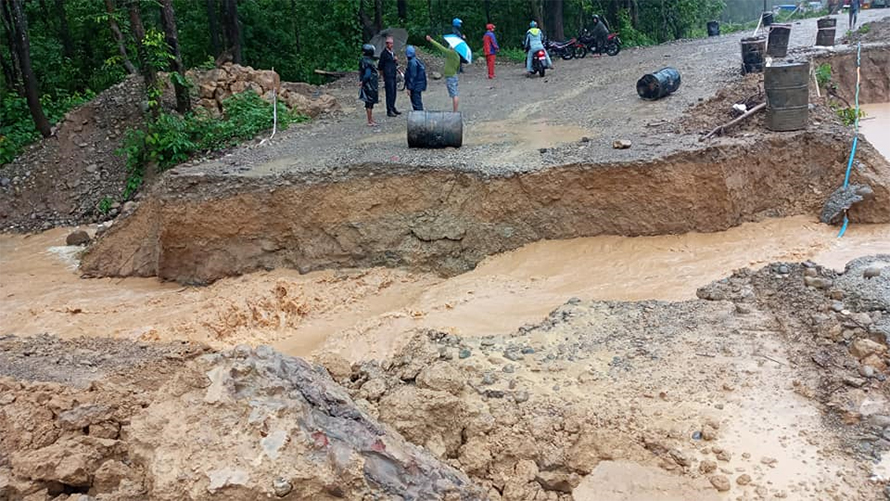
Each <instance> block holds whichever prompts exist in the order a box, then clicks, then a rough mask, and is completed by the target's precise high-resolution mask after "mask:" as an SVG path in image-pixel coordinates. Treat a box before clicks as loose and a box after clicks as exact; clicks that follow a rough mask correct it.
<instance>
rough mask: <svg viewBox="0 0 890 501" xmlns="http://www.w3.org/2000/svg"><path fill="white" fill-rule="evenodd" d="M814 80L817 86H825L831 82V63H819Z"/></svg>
mask: <svg viewBox="0 0 890 501" xmlns="http://www.w3.org/2000/svg"><path fill="white" fill-rule="evenodd" d="M816 82H818V83H819V87H825V86H826V85H828V83H829V82H831V65H830V64H828V63H823V64H820V65H819V67H818V68H816Z"/></svg>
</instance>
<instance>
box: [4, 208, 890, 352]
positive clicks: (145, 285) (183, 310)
mask: <svg viewBox="0 0 890 501" xmlns="http://www.w3.org/2000/svg"><path fill="white" fill-rule="evenodd" d="M69 231H70V230H68V229H64V228H59V229H55V230H50V231H48V232H45V233H41V234H33V235H0V335H3V334H18V335H33V334H38V333H42V332H49V333H54V334H58V335H60V336H65V337H70V336H81V335H86V336H114V337H127V338H132V339H143V340H159V339H193V340H197V341H204V342H208V343H211V344H213V345H216V346H225V345H231V344H236V343H242V342H247V343H256V344H258V343H268V344H273V345H275V346H277V347H278V348H279V349H282V350H283V351H285V352H287V353H290V354H294V355H309V354H311V353H312V352H313V351H316V350H317V349H319V348H321V347H324V349H325V350H330V351H334V352H339V353H341V354H342V355H344V356H345V357H346V358H348V359H353V360H354V359H359V358H364V357H369V356H378V355H383V354H385V353H387V352H389V351H390V350H392V349H393V348H394V347H395V346H397V345H398V344H399V343H400V342H401V341H403V340H404V339H405V338H406V337H407V336H406V335H405V333H407V332H409V331H411V330H413V329H416V328H435V329H440V330H444V331H449V332H453V333H455V334H460V335H464V336H479V335H488V334H502V333H506V332H510V331H512V330H514V329H516V328H518V327H519V326H521V325H522V324H524V323H528V322H535V321H538V320H540V319H542V318H543V317H545V316H546V315H547V314H548V313H549V312H550V311H551V310H552V309H554V308H555V307H557V306H559V305H560V304H562V303H564V302H565V301H566V300H568V299H569V298H571V297H575V296H577V297H581V298H591V299H601V300H627V301H634V300H645V299H658V300H685V299H691V298H694V297H695V290H696V288H698V287H700V286H702V285H705V284H707V283H709V282H711V281H713V280H716V279H719V278H721V277H724V276H727V275H728V274H730V273H731V272H732V270H733V269H736V268H740V267H745V266H748V267H755V268H756V267H759V266H762V265H764V264H766V263H768V262H772V261H802V260H806V259H812V260H814V261H816V262H818V263H821V264H824V265H826V266H831V267H834V268H842V267H843V265H844V263H846V262H847V261H849V260H850V259H853V258H855V257H857V256H862V255H866V254H874V253H890V225H852V226H851V227H850V229H849V230H848V232H847V234H846V235H845V236H844V238H842V239H838V238H837V237H836V234H837V228H834V227H829V226H825V225H821V224H819V223H817V222H815V221H813V220H812V219H810V218H807V217H792V218H784V219H769V220H765V221H763V222H760V223H748V224H744V225H741V226H739V227H737V228H733V229H730V230H728V231H725V232H720V233H689V234H685V235H670V236H657V237H636V238H628V237H616V236H602V237H592V238H580V239H574V240H561V241H542V242H537V243H534V244H530V245H527V246H525V247H522V248H520V249H517V250H515V251H512V252H508V253H505V254H501V255H498V256H493V257H491V258H489V259H486V260H485V261H483V262H482V263H480V265H479V266H478V267H477V268H476V269H475V270H473V271H471V272H468V273H465V274H463V275H460V276H457V277H453V278H450V279H442V278H440V277H437V276H435V275H431V274H418V273H410V272H406V271H402V270H392V269H383V268H378V269H371V270H338V271H334V270H331V271H321V272H314V273H309V274H306V275H300V274H299V273H297V272H296V271H293V270H275V271H271V272H258V273H252V274H249V275H245V276H241V277H232V278H227V279H223V280H220V281H218V282H216V283H214V284H213V285H211V286H208V287H183V286H180V285H177V284H173V283H162V282H159V281H157V280H156V279H151V278H124V279H81V278H79V275H78V273H77V271H76V263H77V261H76V252H77V250H78V249H77V248H72V247H66V246H64V241H65V236H66V235H67V233H68V232H69Z"/></svg>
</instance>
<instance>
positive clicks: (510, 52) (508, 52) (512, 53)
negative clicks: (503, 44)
mask: <svg viewBox="0 0 890 501" xmlns="http://www.w3.org/2000/svg"><path fill="white" fill-rule="evenodd" d="M498 56H500V57H503V58H504V59H506V60H508V61H513V62H514V63H524V62H525V58H526V55H525V51H524V50H522V49H516V48H512V47H510V48H506V49H501V51H500V52H498Z"/></svg>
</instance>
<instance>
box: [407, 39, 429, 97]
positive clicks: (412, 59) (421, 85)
mask: <svg viewBox="0 0 890 501" xmlns="http://www.w3.org/2000/svg"><path fill="white" fill-rule="evenodd" d="M405 55H406V56H407V57H408V67H407V68H406V69H405V90H406V91H407V92H408V97H409V98H410V99H411V108H413V109H414V111H423V97H422V96H423V91H425V90H426V67H425V66H424V65H423V61H421V60H420V59H419V58H418V57H417V49H415V48H414V46H413V45H409V46H408V47H407V48H406V49H405Z"/></svg>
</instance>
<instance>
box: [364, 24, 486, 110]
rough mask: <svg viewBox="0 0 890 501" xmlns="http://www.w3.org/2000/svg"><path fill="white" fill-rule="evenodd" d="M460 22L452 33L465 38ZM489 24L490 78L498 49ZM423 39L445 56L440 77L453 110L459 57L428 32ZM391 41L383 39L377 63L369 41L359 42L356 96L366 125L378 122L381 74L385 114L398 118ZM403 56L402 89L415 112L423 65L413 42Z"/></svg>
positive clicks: (419, 105)
mask: <svg viewBox="0 0 890 501" xmlns="http://www.w3.org/2000/svg"><path fill="white" fill-rule="evenodd" d="M461 24H462V21H461V20H460V19H455V20H454V22H453V23H452V25H453V26H452V28H453V29H452V33H453V34H456V35H458V36H460V37H461V38H465V37H464V36H463V34H461V32H460V28H461ZM489 26H490V30H489V31H490V32H492V33H491V35H492V36H491V38H492V40H493V44H491V43H490V42H486V44H487V46H488V49H487V50H488V51H489V52H491V55H492V58H491V60H490V63H489V78H494V54H496V53H497V51H498V50H499V48H498V45H497V40H496V39H494V33H493V30H494V25H492V24H490V25H489ZM486 35H487V33H486ZM426 40H427V42H429V43H431V44H432V45H433V47H435V48H436V49H438V50H439V52H441V53H442V55H443V56H444V57H445V67H444V68H443V69H442V76H443V77H445V87H446V88H447V89H448V96H449V97H450V98H451V102H452V109H453V110H454V111H455V112H456V111H457V109H458V105H459V103H460V97H459V96H460V93H459V91H458V76H457V75H458V73H460V72H461V71H463V68H462V67H461V57H460V55H459V54H458V53H457V52H456V51H455V50H454V49H451V48H446V47H444V46H443V45H442V44H440V43H438V42H436V41H435V40H433V38H432V37H430V36H429V35H427V37H426ZM393 43H394V41H393V39H392V37H387V38H386V41H385V45H386V46H385V48H384V49H383V52H381V53H380V58H379V60H378V61H377V62H376V63H375V61H374V54H375V53H376V49H375V47H374V46H373V45H371V44H364V45H362V58H361V60H360V61H359V89H360V90H359V99H361V100H362V101H363V102H364V103H365V112H366V114H367V117H368V126H369V127H376V126H377V125H378V124H377V122H376V121H374V112H373V109H374V105H375V104H377V103H378V102H379V83H378V75H381V74H382V75H383V88H384V90H385V93H386V116H388V117H397V116H399V115H401V114H402V112H400V111H399V110H398V109H397V108H396V95H397V92H398V91H397V90H396V78H397V76H396V75H397V74H398V64H399V58H398V56H396V54H395V53H394V52H393ZM405 57H407V58H408V66H407V67H406V69H405V73H404V75H405V91H406V92H407V93H408V98H409V99H410V101H411V108H412V109H413V110H415V111H423V92H424V91H426V86H427V78H426V66H425V65H424V64H423V61H421V60H420V58H418V57H417V49H416V48H415V47H414V46H413V45H409V46H407V47H406V48H405ZM486 59H487V58H486Z"/></svg>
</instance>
